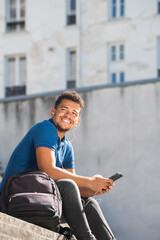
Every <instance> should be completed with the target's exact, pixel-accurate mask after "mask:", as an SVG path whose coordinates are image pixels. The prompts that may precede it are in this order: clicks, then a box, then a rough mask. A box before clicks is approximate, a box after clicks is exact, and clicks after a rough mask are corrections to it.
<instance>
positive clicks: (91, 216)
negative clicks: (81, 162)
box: [0, 91, 115, 240]
mask: <svg viewBox="0 0 160 240" xmlns="http://www.w3.org/2000/svg"><path fill="white" fill-rule="evenodd" d="M83 107H84V102H83V100H82V99H81V97H80V96H79V95H78V93H77V92H75V91H65V92H63V93H62V94H61V95H60V96H59V97H58V98H57V100H56V102H55V106H54V107H52V109H51V118H50V119H49V120H44V121H43V122H40V123H37V124H36V125H34V126H33V127H32V128H31V129H30V130H29V132H28V133H27V134H26V135H25V137H24V138H23V139H22V141H21V142H20V143H19V144H18V146H17V147H16V149H15V150H14V152H13V153H12V155H11V158H10V160H9V162H8V165H7V168H6V171H5V174H4V177H3V179H2V183H1V185H0V191H1V190H2V188H3V186H4V183H5V181H6V179H7V177H9V176H11V175H12V174H16V173H19V172H21V171H23V170H27V169H35V170H40V171H43V172H46V173H47V174H48V175H50V176H51V177H52V178H53V179H55V180H56V183H57V186H58V188H59V190H60V193H61V196H62V203H63V216H64V218H65V220H66V222H67V223H68V224H69V226H70V227H71V228H72V230H73V232H74V235H75V236H76V238H77V239H78V240H95V239H97V240H111V239H115V238H114V236H113V233H112V232H111V230H110V228H109V226H108V224H107V222H106V220H105V219H104V216H103V214H102V211H101V209H100V207H99V205H98V203H97V202H96V201H95V199H93V198H92V196H95V195H102V194H104V193H106V192H109V190H110V189H111V188H112V186H113V181H112V180H111V179H106V178H104V177H102V176H100V175H95V176H92V177H86V176H80V175H77V174H76V172H75V168H74V152H73V148H72V145H71V143H70V142H69V140H68V139H67V138H66V137H65V134H66V133H67V132H68V131H69V130H71V129H72V128H74V127H75V126H77V125H78V124H79V122H80V113H81V111H82V109H83Z"/></svg>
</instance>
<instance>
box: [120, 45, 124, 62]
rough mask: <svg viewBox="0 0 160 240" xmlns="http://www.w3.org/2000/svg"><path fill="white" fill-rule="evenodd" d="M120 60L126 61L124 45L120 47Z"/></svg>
mask: <svg viewBox="0 0 160 240" xmlns="http://www.w3.org/2000/svg"><path fill="white" fill-rule="evenodd" d="M119 59H120V60H123V59H124V45H119Z"/></svg>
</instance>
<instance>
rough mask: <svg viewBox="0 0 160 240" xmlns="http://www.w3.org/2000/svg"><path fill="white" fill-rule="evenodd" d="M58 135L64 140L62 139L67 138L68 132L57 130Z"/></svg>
mask: <svg viewBox="0 0 160 240" xmlns="http://www.w3.org/2000/svg"><path fill="white" fill-rule="evenodd" d="M57 133H58V136H59V138H60V139H61V140H62V138H64V136H65V134H66V132H60V131H58V130H57Z"/></svg>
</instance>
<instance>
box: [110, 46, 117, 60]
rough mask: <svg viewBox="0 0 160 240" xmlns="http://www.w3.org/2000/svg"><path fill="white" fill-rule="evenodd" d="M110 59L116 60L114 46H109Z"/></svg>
mask: <svg viewBox="0 0 160 240" xmlns="http://www.w3.org/2000/svg"><path fill="white" fill-rule="evenodd" d="M111 60H112V61H116V46H111Z"/></svg>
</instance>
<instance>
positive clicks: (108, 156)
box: [0, 82, 160, 240]
mask: <svg viewBox="0 0 160 240" xmlns="http://www.w3.org/2000/svg"><path fill="white" fill-rule="evenodd" d="M81 96H82V97H83V99H84V101H85V108H84V110H83V113H82V116H81V123H80V126H79V127H78V128H77V129H74V130H72V131H71V132H70V134H68V138H69V139H70V140H71V142H72V144H73V146H74V149H75V158H76V171H77V173H78V174H83V175H87V176H92V175H93V174H96V173H98V174H102V175H103V176H106V177H109V176H110V175H112V174H114V173H115V172H117V171H120V172H122V173H123V174H124V178H123V179H121V180H119V181H118V182H116V183H115V187H114V188H113V190H112V191H111V192H110V193H109V194H106V195H104V196H101V197H98V199H101V200H102V201H101V207H102V209H103V211H104V214H105V216H106V218H107V219H108V222H109V224H110V226H111V228H112V230H113V232H114V233H115V235H116V237H117V239H118V240H135V239H136V240H144V239H145V240H151V239H152V240H159V236H160V221H159V216H160V206H159V199H160V191H159V184H160V180H159V179H160V178H159V169H160V161H159V156H160V147H159V146H160V124H159V122H160V83H159V82H157V83H148V84H141V85H134V86H128V87H123V88H121V87H116V88H104V89H99V90H92V91H88V92H81ZM54 102H55V95H53V96H45V97H41V98H40V97H37V98H35V99H28V100H19V101H16V102H0V123H1V124H0V133H1V137H0V161H1V162H3V167H5V165H6V163H7V161H8V159H9V157H10V154H11V153H12V151H13V149H14V148H15V146H16V145H17V144H18V142H19V141H20V140H21V138H22V137H23V136H24V135H25V134H26V132H27V131H28V130H29V129H30V127H31V126H32V125H33V124H35V123H37V122H38V121H42V120H44V119H48V118H49V116H50V108H51V107H52V106H53V105H54Z"/></svg>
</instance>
